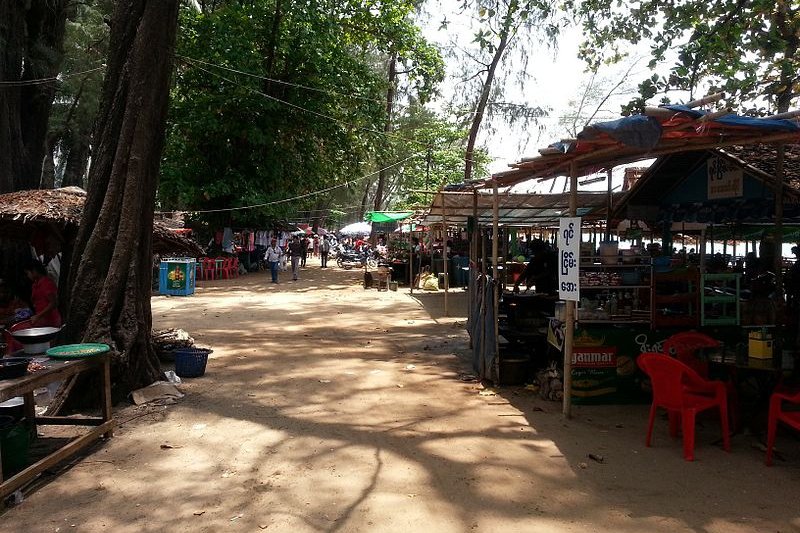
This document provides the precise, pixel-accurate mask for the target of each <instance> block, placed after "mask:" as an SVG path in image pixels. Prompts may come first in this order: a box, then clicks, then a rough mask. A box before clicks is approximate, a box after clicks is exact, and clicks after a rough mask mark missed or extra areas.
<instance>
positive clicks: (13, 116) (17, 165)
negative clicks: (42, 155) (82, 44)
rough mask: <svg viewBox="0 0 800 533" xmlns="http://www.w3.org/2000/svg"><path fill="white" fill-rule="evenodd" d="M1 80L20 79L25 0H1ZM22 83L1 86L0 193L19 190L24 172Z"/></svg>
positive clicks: (23, 48)
mask: <svg viewBox="0 0 800 533" xmlns="http://www.w3.org/2000/svg"><path fill="white" fill-rule="evenodd" d="M0 43H2V46H0V81H2V82H10V81H19V80H20V77H21V75H22V58H23V56H24V51H25V7H24V4H23V3H22V2H16V1H11V0H2V1H0ZM21 91H22V88H21V87H11V86H6V87H3V88H2V89H1V90H0V147H2V149H0V193H6V192H12V191H14V190H16V177H17V176H20V175H21V174H22V160H23V158H24V154H25V148H24V146H23V144H22V125H21V123H20V115H19V106H20V98H21Z"/></svg>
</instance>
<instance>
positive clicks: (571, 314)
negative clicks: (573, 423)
mask: <svg viewBox="0 0 800 533" xmlns="http://www.w3.org/2000/svg"><path fill="white" fill-rule="evenodd" d="M577 212H578V169H577V165H576V163H574V162H573V163H572V164H571V165H570V171H569V216H571V217H574V216H575V214H576V213H577ZM565 311H566V322H567V323H566V326H565V331H564V396H563V398H562V399H563V403H562V406H561V407H562V409H561V411H562V414H563V415H564V418H570V417H571V416H572V346H573V339H574V338H575V302H574V301H572V300H568V301H567V302H566V305H565Z"/></svg>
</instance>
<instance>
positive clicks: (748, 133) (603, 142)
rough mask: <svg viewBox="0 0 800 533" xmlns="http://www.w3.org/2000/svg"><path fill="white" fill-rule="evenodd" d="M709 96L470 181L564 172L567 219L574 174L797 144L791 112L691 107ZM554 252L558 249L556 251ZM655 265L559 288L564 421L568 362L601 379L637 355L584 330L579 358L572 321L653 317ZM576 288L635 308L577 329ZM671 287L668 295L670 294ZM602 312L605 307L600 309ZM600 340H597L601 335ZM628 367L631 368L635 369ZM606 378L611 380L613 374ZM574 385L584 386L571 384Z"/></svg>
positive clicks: (499, 183) (777, 192)
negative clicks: (599, 372)
mask: <svg viewBox="0 0 800 533" xmlns="http://www.w3.org/2000/svg"><path fill="white" fill-rule="evenodd" d="M717 99H718V97H713V98H708V99H704V100H700V101H696V102H691V103H689V104H687V105H686V106H662V107H658V108H647V109H646V112H645V114H643V115H635V116H631V117H624V118H622V119H619V120H617V121H613V122H607V123H598V124H593V125H591V126H589V127H587V128H585V129H584V131H583V132H581V133H580V134H579V135H578V137H577V139H567V140H563V141H561V142H558V143H554V144H553V145H551V146H549V147H547V148H544V149H542V150H540V151H539V152H540V155H539V156H538V157H534V158H530V159H525V160H522V161H521V162H519V163H517V164H515V165H513V166H514V167H515V168H514V169H512V170H510V171H507V172H503V173H499V174H496V175H494V176H493V177H492V179H491V180H487V181H485V182H483V183H479V184H476V185H475V188H476V189H481V188H484V189H485V188H489V187H493V188H499V187H509V186H512V185H514V184H516V183H519V182H521V181H524V180H528V179H532V178H537V179H547V178H552V177H554V176H563V175H568V176H569V181H570V202H569V206H568V209H567V212H566V213H564V214H568V215H570V216H573V217H574V216H578V215H579V214H580V213H579V211H578V209H579V207H580V206H581V204H580V202H579V198H578V183H577V182H578V178H579V177H580V176H584V175H587V174H590V173H594V172H597V171H598V170H599V169H604V168H605V169H611V168H613V167H614V166H617V165H621V164H625V163H631V162H635V161H639V160H642V159H647V158H653V157H666V156H669V155H671V154H677V153H682V152H687V151H691V152H698V151H704V150H711V149H719V148H725V147H728V146H739V145H744V146H746V145H752V144H755V143H778V145H779V146H782V144H783V143H787V142H788V143H793V142H794V143H796V142H798V141H800V127H798V125H797V124H796V123H795V122H794V121H792V120H788V119H790V118H792V117H793V116H795V115H796V114H792V115H791V116H773V117H766V118H761V119H756V118H750V117H741V116H737V115H733V114H731V113H729V112H727V111H721V112H713V113H709V112H704V111H698V110H696V109H694V108H695V107H698V106H700V105H703V104H706V103H709V102H713V101H715V100H717ZM776 153H777V154H778V157H779V158H780V157H783V153H784V151H783V149H778V150H777V151H776ZM679 160H682V159H679ZM782 163H783V162H782V161H781V162H780V163H778V164H776V165H775V168H776V170H775V173H774V175H771V180H768V181H765V182H764V186H765V187H767V188H770V189H772V191H773V192H774V197H775V199H776V200H775V202H774V212H775V214H776V218H775V221H774V223H773V226H774V227H775V230H776V232H777V233H778V234H781V233H782V226H783V223H784V220H783V214H784V213H783V208H784V201H783V196H784V194H783V192H784V191H783V188H784V187H783V183H784V175H783V164H782ZM687 170H689V169H687ZM634 189H635V187H634ZM722 189H723V190H724V189H725V187H722ZM631 194H633V191H631ZM650 207H651V208H652V206H650ZM640 218H646V217H640ZM658 229H659V230H660V233H661V235H659V236H660V237H661V238H662V240H664V239H663V238H664V237H665V236H666V237H669V234H668V233H669V232H664V231H663V230H664V229H667V228H658ZM670 229H671V226H670ZM670 242H671V241H670V240H669V239H667V240H664V244H665V245H666V246H664V247H665V248H668V249H669V250H670V251H671V246H670V244H669V243H670ZM560 253H563V252H562V251H560ZM650 255H652V254H650ZM778 255H779V254H778ZM659 257H660V256H659ZM561 259H562V258H560V260H561ZM661 261H663V260H662V259H660V258H658V259H653V260H649V261H648V259H647V258H644V257H643V258H640V259H639V263H638V265H637V266H636V267H633V266H628V267H626V266H620V265H618V264H617V265H614V264H604V263H602V262H601V263H600V265H601V266H599V267H588V268H584V270H589V271H591V270H592V269H595V270H599V271H600V272H598V273H597V275H595V276H591V277H589V276H587V275H584V278H583V279H584V282H583V284H581V283H578V282H576V283H572V284H571V286H570V287H569V288H572V285H574V290H572V291H564V290H560V292H562V293H563V292H571V293H572V294H570V296H569V300H568V301H567V302H566V306H565V313H564V314H565V326H566V327H565V332H564V357H563V368H564V386H565V390H568V391H571V394H565V395H564V414H565V415H566V416H569V414H570V406H571V401H572V399H573V397H575V394H574V393H575V387H573V383H572V380H573V379H575V378H578V379H579V378H580V376H576V375H575V373H574V372H573V369H572V366H573V363H575V364H576V365H577V367H578V368H581V367H582V365H583V364H589V365H594V366H597V365H600V366H601V367H602V368H604V369H606V370H604V372H608V373H609V374H610V373H611V369H612V368H613V369H614V372H616V373H617V375H622V374H624V373H626V372H627V371H628V370H627V369H629V368H631V365H635V356H636V355H638V352H637V353H631V354H630V355H625V354H623V355H625V357H627V358H628V359H630V361H631V362H630V363H629V362H628V360H626V359H624V358H622V357H620V356H619V354H618V353H616V352H613V353H612V352H611V351H608V350H606V351H604V350H601V349H598V348H599V347H602V346H604V345H600V346H598V343H597V339H596V338H595V336H594V335H593V334H592V333H591V332H589V333H588V334H587V335H588V337H590V338H594V339H595V340H594V342H595V343H596V344H595V345H594V346H591V348H594V349H593V350H591V351H589V352H588V355H587V353H586V352H582V351H581V349H582V348H583V347H582V346H579V345H578V344H579V343H576V339H579V338H580V337H581V334H582V331H581V330H580V329H579V330H577V331H576V330H575V325H576V318H577V324H578V326H579V328H580V327H583V326H584V325H586V326H588V325H589V323H590V321H598V320H608V321H609V322H610V324H609V325H613V326H615V327H620V328H624V329H629V328H630V327H631V326H633V325H634V324H632V322H636V321H640V322H642V324H641V325H642V326H645V323H646V321H647V318H648V317H647V315H646V312H649V313H650V318H652V317H653V305H654V300H655V298H656V296H657V294H656V293H655V292H654V290H653V289H652V288H651V289H649V292H650V295H651V296H650V299H649V301H645V295H646V294H647V292H648V288H647V285H648V283H645V282H644V281H643V280H644V279H645V276H646V275H647V270H648V269H656V268H659V267H661V266H666V265H664V264H663V263H660V262H661ZM775 261H776V263H780V261H779V259H776V260H775ZM609 263H611V260H609ZM667 263H668V264H669V266H670V267H671V266H672V260H671V258H667ZM594 264H595V263H594V262H592V265H594ZM581 267H583V265H581V264H580V263H579V262H578V263H576V266H575V267H574V268H573V267H570V268H568V269H566V270H569V272H570V274H571V275H577V274H578V272H579V271H580V270H581ZM625 269H628V270H631V271H634V272H635V271H638V274H635V275H633V274H631V275H629V279H628V280H627V281H624V280H623V272H614V271H615V270H625ZM654 277H655V275H654V274H653V273H651V275H650V278H649V280H650V283H652V280H653V279H654ZM778 277H779V278H780V274H778ZM592 278H599V279H601V280H603V281H600V282H599V283H608V285H607V286H604V285H594V286H592V287H591V288H590V286H589V284H588V283H587V282H588V281H589V280H590V279H592ZM634 278H636V279H634ZM616 280H619V281H616ZM706 280H707V281H711V282H713V283H717V282H721V281H724V280H720V279H708V278H706ZM671 282H673V283H684V284H687V287H686V288H687V290H685V291H684V292H685V293H689V292H691V291H690V290H689V288H688V284H691V283H692V281H691V280H671ZM615 283H619V284H620V286H622V287H623V288H622V289H612V288H611V287H614V286H615V285H614V284H615ZM564 287H565V286H564V285H562V286H560V289H564ZM598 287H602V288H598ZM639 287H641V288H639ZM584 289H588V290H595V291H596V290H606V291H609V294H610V296H608V297H607V298H606V300H605V301H606V304H610V303H611V302H612V301H613V300H617V301H616V307H617V311H618V310H619V298H618V297H616V296H613V293H614V292H617V293H619V292H620V290H621V291H622V292H623V295H624V294H625V292H626V291H627V292H629V293H631V294H632V295H631V298H630V299H631V300H633V299H635V298H636V296H635V295H634V294H633V293H638V294H639V296H638V300H639V301H638V305H634V304H631V306H630V307H631V314H630V315H628V314H627V313H619V312H617V313H609V309H607V308H606V309H604V312H605V313H606V316H604V315H592V314H590V315H589V317H587V316H586V315H584V316H583V324H582V323H581V316H580V315H576V303H577V302H578V301H579V300H582V298H583V297H584V295H583V294H582V291H583V290H584ZM698 289H699V287H698ZM671 290H672V291H674V289H671ZM712 290H715V291H720V292H722V293H724V295H723V294H720V298H721V297H723V296H724V297H725V298H728V299H731V296H730V294H729V293H728V292H729V291H728V289H720V288H719V287H716V288H713V289H712ZM777 290H778V292H780V290H781V284H780V279H778V283H777ZM705 292H706V289H705V287H704V288H703V290H702V293H703V294H705ZM663 296H664V297H665V298H666V297H669V296H673V295H671V294H664V295H663ZM623 297H624V296H623ZM687 303H688V302H684V304H687ZM701 303H702V302H701ZM713 303H715V304H719V303H722V302H721V301H717V302H713ZM608 307H611V306H610V305H608ZM624 307H627V306H624ZM635 310H638V311H640V313H637V315H638V316H636V317H635V318H636V319H639V320H634V313H633V311H635ZM596 311H597V309H589V310H588V312H589V313H594V312H596ZM615 315H624V319H623V320H624V322H622V323H618V324H614V322H619V321H620V320H619V317H618V316H615ZM725 318H726V319H728V320H730V318H729V317H727V316H726V317H725ZM645 327H646V326H645ZM637 336H638V335H637ZM600 338H602V336H601V337H600ZM653 341H654V339H653V340H651V339H649V340H648V342H645V343H642V344H641V345H640V346H645V347H652V346H655V347H658V341H657V340H656V341H655V342H653ZM590 343H591V341H590ZM640 351H641V350H640ZM581 354H583V355H581ZM630 356H633V357H630ZM620 363H621V367H619V368H618V364H620ZM633 368H634V369H635V366H634V367H633ZM635 373H636V371H635V370H634V371H633V372H632V374H635ZM587 379H588V378H587ZM614 379H617V378H616V377H615V378H614ZM591 380H592V383H591V384H592V385H598V386H599V384H600V383H602V379H601V378H599V377H598V378H591ZM595 382H597V383H595ZM576 385H584V384H582V383H576ZM615 387H616V389H617V390H618V389H619V387H618V386H615ZM609 388H613V387H609Z"/></svg>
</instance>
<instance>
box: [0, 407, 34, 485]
mask: <svg viewBox="0 0 800 533" xmlns="http://www.w3.org/2000/svg"><path fill="white" fill-rule="evenodd" d="M29 446H30V431H29V430H28V427H27V424H25V423H24V422H15V421H14V419H13V418H12V417H10V416H2V417H0V448H2V464H3V476H4V477H6V478H8V476H9V474H14V473H16V472H19V471H20V470H22V469H24V468H25V467H26V466H28V462H29V460H28V448H29Z"/></svg>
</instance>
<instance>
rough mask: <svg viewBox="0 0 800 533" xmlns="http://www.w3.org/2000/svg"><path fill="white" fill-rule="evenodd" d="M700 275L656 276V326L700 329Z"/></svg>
mask: <svg viewBox="0 0 800 533" xmlns="http://www.w3.org/2000/svg"><path fill="white" fill-rule="evenodd" d="M699 281H700V280H699V272H698V271H696V270H694V269H691V270H683V271H679V272H656V273H654V274H653V307H654V310H653V326H654V327H656V328H659V327H697V326H698V325H699V322H700V320H699V307H700V302H699V297H698V286H699Z"/></svg>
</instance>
